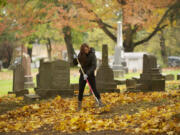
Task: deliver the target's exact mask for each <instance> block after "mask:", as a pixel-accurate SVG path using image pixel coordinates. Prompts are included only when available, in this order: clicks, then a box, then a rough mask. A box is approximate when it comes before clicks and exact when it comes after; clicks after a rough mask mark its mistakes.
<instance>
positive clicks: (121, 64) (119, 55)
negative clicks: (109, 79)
mask: <svg viewBox="0 0 180 135" xmlns="http://www.w3.org/2000/svg"><path fill="white" fill-rule="evenodd" d="M117 25H118V29H117V46H116V47H115V54H114V62H113V66H112V68H113V72H114V77H123V76H124V74H125V73H126V72H127V70H128V69H127V67H126V62H125V58H124V48H123V35H122V22H121V21H119V22H117Z"/></svg>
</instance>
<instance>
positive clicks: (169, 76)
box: [163, 74, 175, 81]
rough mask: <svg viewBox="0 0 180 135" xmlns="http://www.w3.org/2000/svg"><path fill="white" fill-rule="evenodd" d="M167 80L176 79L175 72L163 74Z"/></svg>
mask: <svg viewBox="0 0 180 135" xmlns="http://www.w3.org/2000/svg"><path fill="white" fill-rule="evenodd" d="M163 76H164V78H165V80H166V81H172V80H174V79H175V77H174V75H173V74H163Z"/></svg>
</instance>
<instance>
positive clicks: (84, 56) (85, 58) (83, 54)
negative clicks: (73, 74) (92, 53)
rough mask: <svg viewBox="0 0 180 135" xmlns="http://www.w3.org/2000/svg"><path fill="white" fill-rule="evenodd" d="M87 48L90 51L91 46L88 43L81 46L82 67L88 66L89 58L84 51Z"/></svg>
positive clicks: (80, 59)
mask: <svg viewBox="0 0 180 135" xmlns="http://www.w3.org/2000/svg"><path fill="white" fill-rule="evenodd" d="M86 47H87V48H89V49H90V47H89V45H88V44H87V43H83V44H82V45H81V47H80V53H79V56H78V58H79V61H80V63H81V65H82V66H85V65H86V60H87V56H86V54H85V51H84V50H85V48H86Z"/></svg>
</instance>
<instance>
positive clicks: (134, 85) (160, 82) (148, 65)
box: [126, 54, 165, 92]
mask: <svg viewBox="0 0 180 135" xmlns="http://www.w3.org/2000/svg"><path fill="white" fill-rule="evenodd" d="M126 87H127V90H128V91H134V92H136V91H143V92H148V91H165V78H164V76H163V75H162V74H161V73H160V69H159V68H158V67H157V59H156V57H155V56H153V55H149V54H144V56H143V72H142V74H140V78H139V79H138V78H133V79H132V80H129V81H127V82H126Z"/></svg>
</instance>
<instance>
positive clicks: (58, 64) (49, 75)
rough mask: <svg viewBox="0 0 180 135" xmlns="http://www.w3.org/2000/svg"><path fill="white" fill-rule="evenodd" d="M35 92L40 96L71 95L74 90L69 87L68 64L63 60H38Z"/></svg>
mask: <svg viewBox="0 0 180 135" xmlns="http://www.w3.org/2000/svg"><path fill="white" fill-rule="evenodd" d="M35 91H36V93H37V94H38V95H40V96H41V97H50V96H56V95H58V94H59V95H61V96H64V97H72V96H73V94H74V90H73V89H72V88H71V87H70V65H69V63H68V62H66V61H63V60H56V61H47V62H44V61H43V60H41V61H40V67H39V74H38V75H37V88H36V89H35Z"/></svg>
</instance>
